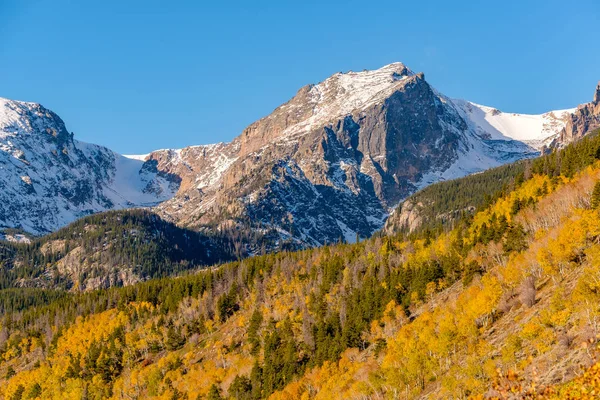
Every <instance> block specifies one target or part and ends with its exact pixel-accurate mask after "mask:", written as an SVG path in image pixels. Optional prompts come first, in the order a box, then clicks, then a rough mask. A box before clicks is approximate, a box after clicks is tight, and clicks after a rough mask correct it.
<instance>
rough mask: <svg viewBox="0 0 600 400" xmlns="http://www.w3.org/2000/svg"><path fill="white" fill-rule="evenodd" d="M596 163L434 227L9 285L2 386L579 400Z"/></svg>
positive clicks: (97, 393) (592, 312) (591, 310)
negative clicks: (174, 266)
mask: <svg viewBox="0 0 600 400" xmlns="http://www.w3.org/2000/svg"><path fill="white" fill-rule="evenodd" d="M599 155H600V136H593V137H589V138H587V139H584V140H582V141H580V142H578V143H577V144H575V145H571V146H569V147H567V148H566V149H564V150H562V151H561V152H559V153H553V154H552V155H548V156H545V157H543V158H541V159H539V160H536V161H535V162H534V163H533V165H532V174H531V176H530V177H529V178H528V179H524V180H523V181H522V182H518V183H517V184H515V186H514V188H512V189H511V190H507V191H506V192H504V193H502V195H499V196H497V197H496V198H495V199H493V200H491V201H489V203H488V205H487V206H485V207H482V208H481V209H480V211H478V212H477V213H476V214H475V215H474V216H473V217H472V218H470V219H468V220H463V221H462V222H461V223H458V224H457V225H456V226H455V228H454V229H451V230H448V231H447V232H443V233H440V234H436V235H434V236H431V235H430V236H422V237H414V238H412V239H407V238H404V237H403V236H402V235H396V236H387V237H375V238H373V239H369V240H366V241H363V242H361V243H357V244H338V245H334V246H326V247H323V248H320V249H312V250H304V251H298V252H282V253H276V254H270V255H265V256H260V257H252V258H248V259H245V260H242V261H239V262H234V263H230V264H226V265H222V266H220V267H215V268H211V269H209V270H204V271H200V272H199V273H197V274H192V275H187V276H182V277H180V278H165V279H160V280H151V281H148V282H142V283H139V284H136V285H131V286H128V287H124V288H114V289H109V290H100V291H92V292H88V293H84V294H69V295H59V294H57V293H56V292H51V291H40V292H35V293H32V295H31V297H30V298H28V299H27V301H25V299H21V300H20V301H18V302H17V301H14V293H13V292H8V293H7V292H4V291H0V304H1V305H2V307H3V309H4V310H6V315H5V317H4V318H3V321H2V323H1V327H2V331H1V333H2V334H1V335H0V350H1V352H2V353H1V354H2V358H1V359H2V361H1V362H0V381H1V385H0V395H2V396H4V397H6V398H15V397H16V398H21V397H25V398H27V397H29V398H61V399H62V398H82V397H87V398H186V397H187V398H191V399H196V398H201V399H202V398H209V399H219V398H223V397H225V398H233V399H260V398H271V399H306V398H309V399H310V398H317V399H336V398H339V399H346V398H365V397H372V398H449V397H456V398H466V397H469V396H474V397H476V398H477V397H478V396H480V397H482V396H487V397H492V398H493V397H499V398H502V396H503V395H504V394H507V393H512V395H513V396H514V397H516V398H520V397H525V396H527V395H529V396H530V397H534V398H564V396H563V394H565V393H567V391H568V392H569V393H570V394H573V396H574V397H575V398H577V396H576V394H577V387H578V386H577V385H580V386H579V387H583V385H588V384H589V382H590V381H592V382H593V378H590V374H592V376H594V375H593V374H596V375H595V376H596V377H597V376H598V375H597V371H598V368H593V367H592V368H591V369H589V370H588V372H587V374H586V375H584V376H583V377H582V378H578V379H577V380H575V381H573V382H572V383H570V384H568V382H569V381H571V380H572V379H573V378H575V377H577V376H578V375H579V374H580V373H581V372H582V370H581V369H580V366H583V367H586V366H590V365H592V364H593V363H594V360H595V357H596V355H597V345H598V337H599V336H598V334H599V332H598V327H600V308H599V304H600V297H599V294H598V281H600V245H599V239H600V228H599V227H600V214H599V209H600V184H598V182H599V181H600V159H599V158H600V157H599ZM594 371H596V372H594ZM564 385H566V386H564ZM580 394H581V392H580Z"/></svg>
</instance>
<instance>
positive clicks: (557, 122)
mask: <svg viewBox="0 0 600 400" xmlns="http://www.w3.org/2000/svg"><path fill="white" fill-rule="evenodd" d="M452 102H453V103H454V104H455V105H456V106H457V108H458V109H459V111H460V112H461V114H462V116H463V117H464V118H465V120H466V121H468V122H469V123H470V125H471V126H472V128H473V129H474V130H475V131H476V132H477V133H478V134H479V135H480V136H481V137H483V138H485V139H492V140H518V141H520V142H524V143H527V144H529V145H531V146H532V147H534V148H536V149H538V150H539V149H541V147H542V146H543V145H544V144H546V143H547V142H548V140H551V139H552V138H554V137H555V136H556V135H557V134H558V133H559V132H560V131H561V130H562V129H563V128H564V127H565V125H566V123H567V118H569V116H570V115H571V114H573V112H575V110H576V108H571V109H567V110H554V111H549V112H547V113H544V114H537V115H531V114H516V113H506V112H502V111H500V110H498V109H496V108H493V107H488V106H483V105H480V104H476V103H472V102H469V101H465V100H452Z"/></svg>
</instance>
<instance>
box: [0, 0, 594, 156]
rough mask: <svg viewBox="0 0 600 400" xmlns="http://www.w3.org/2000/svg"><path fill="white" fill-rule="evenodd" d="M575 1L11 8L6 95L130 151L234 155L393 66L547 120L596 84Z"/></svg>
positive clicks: (81, 134)
mask: <svg viewBox="0 0 600 400" xmlns="http://www.w3.org/2000/svg"><path fill="white" fill-rule="evenodd" d="M83 3H85V4H83ZM457 3H458V4H457ZM574 3H576V6H572V7H570V6H569V2H566V1H554V0H546V1H536V0H529V1H528V0H523V1H471V2H467V1H461V2H451V1H426V0H424V1H420V2H399V1H387V0H379V1H371V2H366V1H352V0H349V1H343V2H342V1H340V2H338V1H311V0H304V1H294V2H292V1H281V0H279V1H261V0H254V1H208V0H206V1H204V0H203V1H170V2H166V1H135V0H129V1H96V2H91V1H89V2H88V1H85V2H83V1H66V0H38V1H35V0H28V1H19V0H0V35H1V36H2V40H1V41H0V97H8V98H12V99H19V100H27V101H36V102H40V103H42V104H43V105H45V106H46V107H48V108H50V109H52V110H54V111H56V112H57V113H58V114H59V115H60V116H61V117H62V118H63V119H64V120H65V122H66V123H67V127H68V129H69V130H71V131H73V132H75V135H76V138H78V139H79V140H83V141H87V142H93V143H98V144H103V145H106V146H109V147H110V148H112V149H114V150H116V151H118V152H121V153H145V152H148V151H151V150H154V149H158V148H165V147H183V146H186V145H192V144H204V143H213V142H218V141H229V140H231V139H232V138H233V137H235V136H237V135H238V134H239V133H240V132H241V131H242V130H243V129H244V128H245V127H246V126H247V125H248V124H250V123H251V122H253V121H255V120H256V119H258V118H260V117H262V116H265V115H267V114H269V113H270V112H271V111H272V110H273V109H274V108H275V107H277V106H278V105H279V104H281V103H283V102H285V101H287V100H288V99H289V98H290V97H291V96H293V95H294V94H295V93H296V91H297V90H298V89H299V88H300V87H301V86H303V85H305V84H307V83H316V82H319V81H321V80H323V79H325V78H326V77H327V76H329V75H331V74H333V73H335V72H338V71H348V70H362V69H365V68H367V69H373V68H378V67H380V66H382V65H385V64H388V63H391V62H394V61H402V62H404V63H405V64H406V65H408V66H409V67H410V68H411V69H412V70H414V71H416V72H419V71H423V72H425V77H426V79H427V80H428V81H429V82H430V83H431V84H432V85H434V86H435V87H436V88H438V89H439V90H440V91H442V92H443V93H444V94H446V95H448V96H452V97H460V98H465V99H468V100H471V101H475V102H478V103H481V104H485V105H491V106H495V107H497V108H499V109H502V110H504V111H511V112H522V113H541V112H544V111H547V110H551V109H557V108H568V107H573V106H575V105H577V104H579V103H582V102H587V101H590V100H591V98H592V94H593V89H594V87H595V84H596V83H597V82H598V80H600V42H598V38H599V37H600V2H599V1H598V0H578V1H577V2H572V3H571V4H574Z"/></svg>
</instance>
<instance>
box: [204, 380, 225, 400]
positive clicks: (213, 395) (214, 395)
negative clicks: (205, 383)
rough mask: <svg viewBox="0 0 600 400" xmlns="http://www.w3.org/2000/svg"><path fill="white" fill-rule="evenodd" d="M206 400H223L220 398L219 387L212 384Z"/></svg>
mask: <svg viewBox="0 0 600 400" xmlns="http://www.w3.org/2000/svg"><path fill="white" fill-rule="evenodd" d="M208 400H223V397H222V396H221V389H219V387H218V386H217V385H215V384H214V383H213V384H212V386H211V387H210V390H209V391H208Z"/></svg>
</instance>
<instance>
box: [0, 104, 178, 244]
mask: <svg viewBox="0 0 600 400" xmlns="http://www.w3.org/2000/svg"><path fill="white" fill-rule="evenodd" d="M0 171H1V173H0V227H10V228H15V227H16V228H21V229H23V230H25V231H27V232H29V233H33V234H43V233H48V232H51V231H55V230H56V229H58V228H60V227H62V226H64V225H66V224H68V223H70V222H72V221H74V220H75V219H77V218H80V217H82V216H85V215H88V214H91V213H95V212H99V211H105V210H111V209H120V208H126V207H137V206H151V205H155V204H157V203H159V202H161V201H163V200H166V199H168V198H170V197H172V196H173V195H174V193H175V192H176V191H177V189H178V187H179V184H178V182H179V179H178V178H177V177H176V176H172V175H168V174H165V173H163V172H160V171H158V170H157V169H156V168H155V166H154V165H153V164H152V163H144V162H143V161H139V160H132V159H129V158H126V157H123V156H121V155H119V154H117V153H115V152H113V151H111V150H109V149H107V148H105V147H102V146H97V145H92V144H87V143H83V142H79V141H77V140H75V139H74V138H73V134H72V133H69V132H68V131H67V129H66V127H65V124H64V122H63V121H62V120H61V119H60V117H58V115H56V114H55V113H53V112H52V111H50V110H48V109H46V108H44V107H43V106H41V105H40V104H36V103H26V102H19V101H12V100H7V99H2V98H0Z"/></svg>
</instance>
